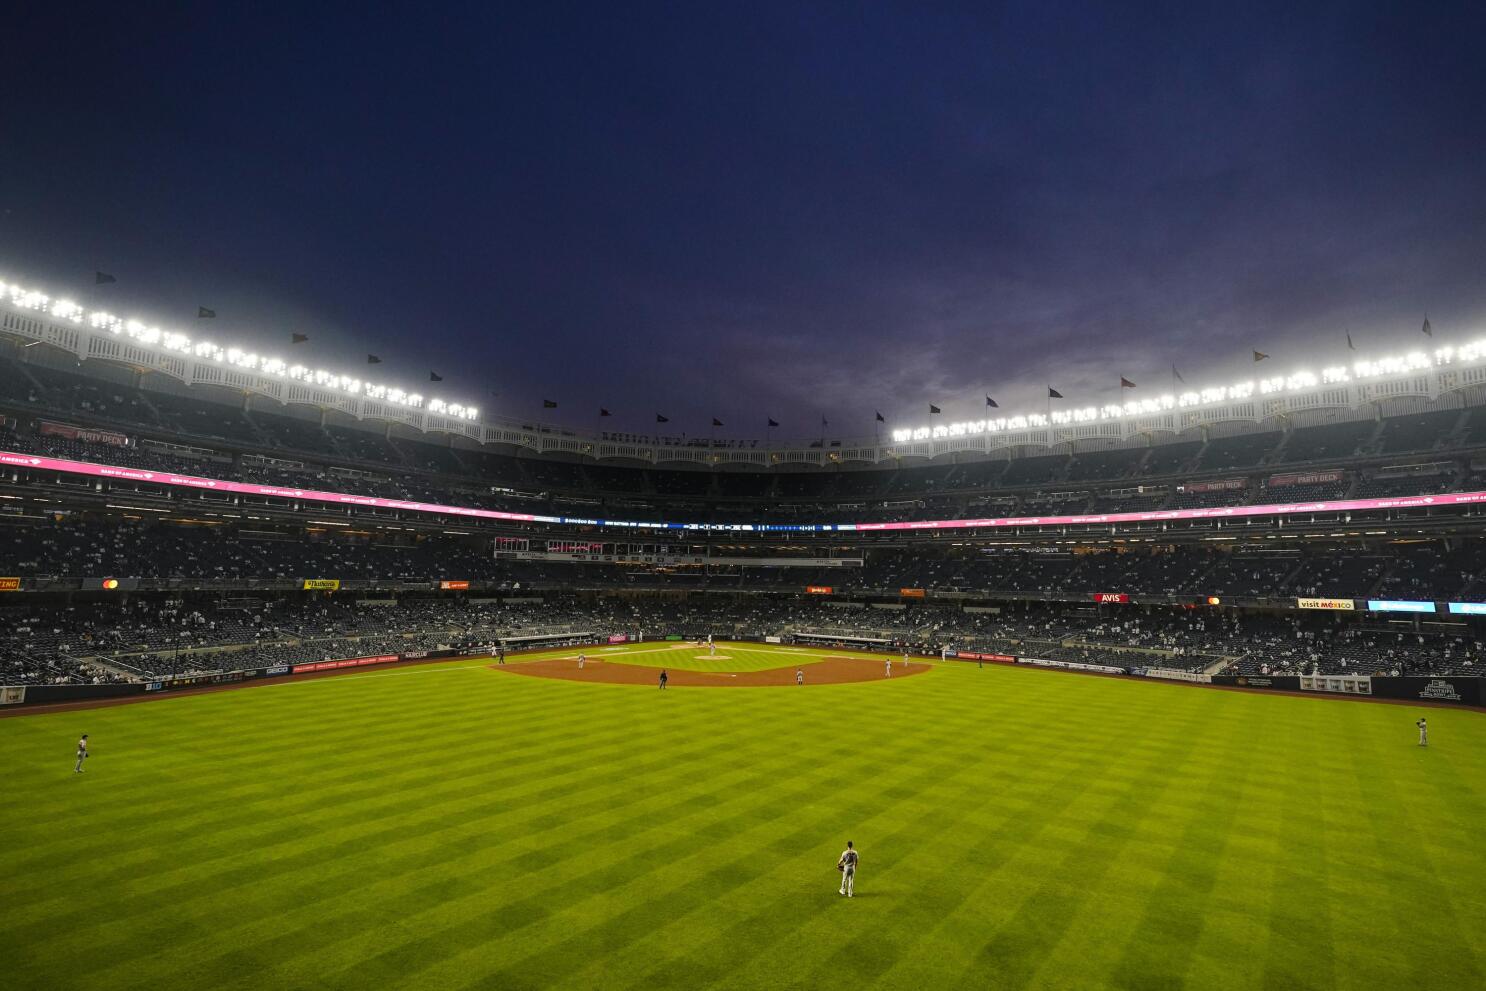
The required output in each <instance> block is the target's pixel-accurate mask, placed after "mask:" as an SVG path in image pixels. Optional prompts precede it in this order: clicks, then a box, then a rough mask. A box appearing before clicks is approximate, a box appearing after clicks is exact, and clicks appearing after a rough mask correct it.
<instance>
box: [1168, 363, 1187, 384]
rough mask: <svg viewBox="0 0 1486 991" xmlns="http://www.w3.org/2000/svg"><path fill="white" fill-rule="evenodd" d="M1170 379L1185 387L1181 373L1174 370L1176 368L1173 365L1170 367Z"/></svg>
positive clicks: (1185, 382)
mask: <svg viewBox="0 0 1486 991" xmlns="http://www.w3.org/2000/svg"><path fill="white" fill-rule="evenodd" d="M1171 377H1172V378H1174V379H1176V380H1177V381H1178V382H1180V383H1181V384H1182V385H1186V384H1187V380H1186V379H1184V378H1182V373H1181V372H1179V371H1177V370H1176V366H1175V365H1172V366H1171Z"/></svg>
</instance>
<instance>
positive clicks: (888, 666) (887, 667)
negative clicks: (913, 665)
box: [882, 657, 908, 678]
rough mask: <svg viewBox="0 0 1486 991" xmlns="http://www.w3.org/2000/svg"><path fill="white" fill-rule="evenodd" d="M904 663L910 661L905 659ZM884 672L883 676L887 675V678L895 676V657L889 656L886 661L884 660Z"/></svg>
mask: <svg viewBox="0 0 1486 991" xmlns="http://www.w3.org/2000/svg"><path fill="white" fill-rule="evenodd" d="M903 663H905V664H906V663H908V662H907V661H904V662H903ZM882 674H883V677H885V678H891V677H892V676H893V659H892V658H891V657H889V658H888V659H887V660H886V661H884V662H883V664H882Z"/></svg>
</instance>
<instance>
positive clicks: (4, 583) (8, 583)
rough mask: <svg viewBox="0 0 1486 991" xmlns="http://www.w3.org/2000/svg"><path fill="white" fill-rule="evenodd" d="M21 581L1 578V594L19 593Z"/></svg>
mask: <svg viewBox="0 0 1486 991" xmlns="http://www.w3.org/2000/svg"><path fill="white" fill-rule="evenodd" d="M20 590H21V580H20V579H19V578H0V592H19V591H20Z"/></svg>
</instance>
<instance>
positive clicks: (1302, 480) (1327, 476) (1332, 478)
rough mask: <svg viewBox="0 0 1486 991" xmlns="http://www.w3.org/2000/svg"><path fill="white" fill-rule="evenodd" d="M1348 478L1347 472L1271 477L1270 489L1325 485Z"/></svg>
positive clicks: (1304, 473) (1312, 472) (1301, 473)
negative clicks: (1289, 486)
mask: <svg viewBox="0 0 1486 991" xmlns="http://www.w3.org/2000/svg"><path fill="white" fill-rule="evenodd" d="M1346 477H1347V474H1346V472H1342V471H1308V472H1300V473H1293V474H1289V475H1270V476H1269V487H1270V488H1272V489H1279V488H1284V487H1285V486H1286V485H1324V484H1325V483H1327V482H1340V481H1341V480H1342V479H1343V478H1346Z"/></svg>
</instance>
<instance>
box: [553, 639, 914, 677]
mask: <svg viewBox="0 0 1486 991" xmlns="http://www.w3.org/2000/svg"><path fill="white" fill-rule="evenodd" d="M573 653H576V651H574V652H573ZM587 654H588V656H589V657H601V658H603V659H604V660H605V661H606V662H608V663H610V664H615V663H617V664H640V665H644V666H645V667H653V668H672V669H683V668H684V669H685V670H687V671H768V670H770V669H772V668H782V667H805V666H807V665H810V664H815V663H818V662H819V661H821V660H822V659H823V658H826V657H831V656H836V657H840V656H842V655H843V651H839V650H836V651H831V650H825V649H819V648H800V647H773V646H769V645H765V644H750V645H744V644H740V643H718V644H717V654H716V655H715V656H714V655H712V654H709V653H708V652H707V646H706V644H703V645H702V646H701V647H693V646H691V645H690V643H681V644H668V643H647V644H636V645H635V646H633V647H621V648H612V647H611V648H604V647H597V648H594V649H592V650H589V651H587ZM564 656H565V655H564ZM894 663H897V661H896V659H895V660H894Z"/></svg>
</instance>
